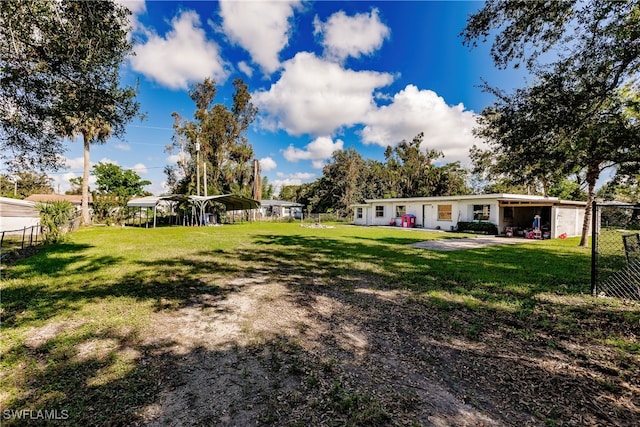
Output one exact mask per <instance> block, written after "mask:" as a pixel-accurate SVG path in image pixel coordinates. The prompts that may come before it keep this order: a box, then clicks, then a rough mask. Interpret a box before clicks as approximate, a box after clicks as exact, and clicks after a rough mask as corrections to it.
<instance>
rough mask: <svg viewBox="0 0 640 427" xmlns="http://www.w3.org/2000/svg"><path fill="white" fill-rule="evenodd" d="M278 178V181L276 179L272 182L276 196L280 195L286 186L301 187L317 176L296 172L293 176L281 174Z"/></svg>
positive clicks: (278, 174)
mask: <svg viewBox="0 0 640 427" xmlns="http://www.w3.org/2000/svg"><path fill="white" fill-rule="evenodd" d="M276 176H277V177H278V179H275V180H274V181H273V182H272V184H273V190H274V194H276V195H277V194H279V193H280V190H281V189H282V187H284V186H285V185H300V184H302V183H303V182H310V181H312V180H313V179H314V178H315V177H316V175H315V174H313V173H308V172H296V173H292V174H284V173H280V172H279V173H277V174H276Z"/></svg>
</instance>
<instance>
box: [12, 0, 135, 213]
mask: <svg viewBox="0 0 640 427" xmlns="http://www.w3.org/2000/svg"><path fill="white" fill-rule="evenodd" d="M0 10H1V15H0V17H1V19H2V25H0V49H1V58H0V61H2V64H1V65H2V66H1V67H0V70H1V71H0V72H1V73H2V74H1V75H0V78H1V79H2V81H3V84H2V89H1V92H0V94H1V95H0V99H1V101H2V116H1V119H0V123H1V124H2V142H1V143H2V147H3V148H5V149H6V151H5V154H6V153H11V154H12V155H13V160H14V161H15V162H16V164H36V165H38V166H40V167H43V168H47V167H50V168H55V167H56V166H57V164H58V162H59V159H60V154H61V153H62V152H63V148H62V141H61V137H74V136H75V135H81V136H82V138H83V144H84V152H85V171H84V175H83V176H84V177H85V183H84V186H85V187H86V185H87V182H86V179H87V178H88V168H89V159H88V156H89V144H90V143H92V142H105V141H106V140H107V138H108V137H109V136H110V135H113V136H116V137H121V136H122V135H123V134H124V130H125V125H126V124H127V123H128V122H129V121H130V120H131V119H133V118H134V117H135V116H136V115H137V114H138V111H139V105H138V104H137V103H136V102H135V90H134V89H133V88H132V87H120V79H119V71H120V66H121V64H122V63H123V62H124V61H125V59H126V58H127V56H128V55H129V54H130V53H131V49H132V44H131V42H130V41H129V39H128V18H129V15H130V12H129V10H128V9H126V8H125V7H124V6H121V5H120V4H118V3H116V2H115V1H100V2H88V1H80V2H79V1H69V0H62V1H57V0H25V1H14V0H8V1H5V2H2V7H1V9H0ZM3 151H4V150H3ZM87 199H88V190H86V191H83V204H82V218H83V222H85V223H87V222H89V214H88V203H87Z"/></svg>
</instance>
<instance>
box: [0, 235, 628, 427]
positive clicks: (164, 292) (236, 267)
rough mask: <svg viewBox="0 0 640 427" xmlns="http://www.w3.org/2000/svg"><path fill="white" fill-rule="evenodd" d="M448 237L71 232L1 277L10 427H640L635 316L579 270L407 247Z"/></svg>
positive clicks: (501, 251)
mask: <svg viewBox="0 0 640 427" xmlns="http://www.w3.org/2000/svg"><path fill="white" fill-rule="evenodd" d="M451 237H454V235H452V234H449V233H435V232H434V233H430V232H425V231H409V230H402V229H392V228H364V227H354V226H344V225H336V226H335V228H303V227H301V226H300V225H299V224H296V223H291V224H282V223H262V224H259V223H252V224H240V225H229V226H223V227H207V228H187V227H172V228H158V229H135V228H107V227H101V228H88V229H81V230H79V231H77V232H74V233H72V234H71V235H70V238H69V240H68V242H66V243H64V244H58V245H51V246H46V247H44V248H43V249H42V250H41V251H40V252H39V253H37V254H36V255H34V256H33V257H30V258H27V259H24V260H21V261H18V262H15V263H14V264H12V265H9V266H6V265H5V266H3V270H2V285H1V291H2V293H1V301H2V308H1V313H2V329H1V340H2V364H1V369H2V371H1V375H0V404H1V405H0V409H1V411H0V415H1V416H2V420H1V421H2V425H3V426H5V425H7V426H8V425H24V424H25V418H26V419H27V421H29V422H30V423H31V424H34V425H35V424H47V423H49V422H50V423H52V424H56V425H77V426H86V425H157V426H163V425H249V424H252V425H255V424H256V423H257V424H261V425H278V426H280V425H292V426H298V425H299V426H307V425H326V426H336V425H348V426H355V425H361V426H376V425H379V426H383V425H385V426H386V425H412V426H413V425H436V426H447V425H450V426H463V425H469V426H476V425H487V426H490V425H549V426H553V425H558V426H559V425H620V426H630V425H638V424H640V370H639V367H640V341H639V339H638V337H639V336H640V308H639V307H638V306H637V305H625V304H623V303H621V302H618V301H615V300H609V299H594V298H592V297H590V296H589V280H590V270H589V269H590V252H589V251H588V250H584V249H580V248H578V247H577V240H576V239H567V240H548V241H536V242H532V241H528V242H523V244H518V245H504V246H492V247H486V248H482V249H472V250H465V251H450V252H436V251H430V250H426V249H420V248H415V247H411V246H407V245H408V244H410V243H415V242H418V241H423V240H428V239H440V238H451ZM25 411H31V412H25ZM38 411H40V412H38ZM47 418H57V420H47ZM61 423H62V424H61Z"/></svg>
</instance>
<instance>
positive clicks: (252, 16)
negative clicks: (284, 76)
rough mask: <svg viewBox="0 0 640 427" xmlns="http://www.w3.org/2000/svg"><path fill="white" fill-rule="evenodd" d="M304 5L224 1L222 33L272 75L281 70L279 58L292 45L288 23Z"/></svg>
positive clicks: (299, 3)
mask: <svg viewBox="0 0 640 427" xmlns="http://www.w3.org/2000/svg"><path fill="white" fill-rule="evenodd" d="M300 5H301V2H300V1H297V0H293V1H285V0H282V1H275V2H266V1H262V2H261V1H221V2H220V16H221V17H222V29H223V31H224V32H225V34H226V35H227V37H228V38H229V40H231V41H232V42H234V43H237V44H238V45H240V46H242V47H243V48H244V49H245V50H246V51H247V52H249V54H250V55H251V57H252V59H253V61H254V62H255V63H256V64H258V65H260V67H261V68H262V70H263V71H265V73H267V74H271V73H273V72H274V71H276V70H277V69H278V68H279V67H280V59H279V57H278V54H279V53H280V51H281V50H282V49H283V48H284V47H285V46H286V45H287V43H288V42H289V31H290V29H291V23H290V22H289V19H290V18H291V17H292V16H293V13H294V10H295V9H296V8H298V7H300Z"/></svg>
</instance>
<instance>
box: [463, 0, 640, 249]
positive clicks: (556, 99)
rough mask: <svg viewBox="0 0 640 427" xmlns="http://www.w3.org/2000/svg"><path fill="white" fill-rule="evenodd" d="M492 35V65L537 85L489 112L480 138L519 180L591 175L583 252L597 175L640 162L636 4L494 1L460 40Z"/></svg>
mask: <svg viewBox="0 0 640 427" xmlns="http://www.w3.org/2000/svg"><path fill="white" fill-rule="evenodd" d="M494 31H495V32H497V35H496V36H495V39H494V42H493V46H492V49H491V54H492V57H493V59H494V62H495V63H496V65H498V66H499V67H503V68H505V67H507V66H508V65H509V64H514V66H519V65H520V63H522V62H523V63H524V64H525V65H526V66H527V68H528V69H529V71H530V72H531V73H532V74H533V75H534V76H535V79H534V83H533V84H531V85H530V86H529V87H527V88H524V89H519V90H517V91H516V92H515V93H514V94H513V95H504V94H503V95H501V96H499V97H498V101H497V103H496V104H495V105H493V106H491V107H489V108H488V109H486V110H485V111H483V113H482V119H481V120H482V122H481V128H480V131H479V132H480V134H481V135H483V136H485V137H486V138H488V139H489V140H490V141H491V142H492V144H493V148H494V149H495V150H496V151H497V152H498V154H499V155H500V156H501V157H502V158H503V159H504V158H507V156H509V158H510V159H511V160H512V163H510V164H507V163H504V165H505V166H506V167H508V168H509V172H510V173H512V174H514V175H515V174H517V173H521V174H522V173H527V174H529V175H530V176H537V177H538V178H539V179H542V180H544V179H547V178H548V176H549V175H551V176H553V177H554V178H562V177H563V176H568V175H570V174H575V173H576V172H582V173H584V174H585V180H586V183H587V195H588V199H587V201H588V203H587V208H586V211H585V217H584V223H583V232H582V238H581V241H580V245H582V246H586V245H587V244H588V241H587V234H588V230H589V223H590V221H591V203H590V201H591V200H593V199H594V197H595V184H596V182H597V180H598V178H599V176H600V173H601V171H602V170H603V168H606V167H610V166H612V165H624V164H625V163H628V162H633V161H637V159H638V157H639V156H640V144H639V138H638V124H637V123H638V116H637V111H638V108H637V102H636V101H635V100H634V97H633V96H629V95H628V94H627V93H625V91H628V90H629V89H625V88H631V91H632V92H637V85H636V84H637V77H638V71H639V70H640V5H639V4H638V3H637V2H631V1H626V2H619V1H599V2H580V1H577V0H570V1H556V2H533V3H532V2H522V1H514V0H489V1H488V2H486V3H485V5H484V6H483V8H482V9H481V10H480V11H479V12H478V13H476V14H474V15H472V16H471V17H470V19H469V20H468V22H467V26H466V28H465V30H464V31H463V33H462V35H463V36H464V39H465V43H467V44H469V45H472V46H473V45H475V44H476V43H477V41H478V40H486V39H487V38H488V36H489V35H490V34H491V33H492V32H494ZM545 53H550V54H549V55H543V54H545ZM541 59H544V60H546V63H544V62H543V61H542V60H541ZM494 93H497V91H494ZM501 132H502V134H501Z"/></svg>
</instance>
